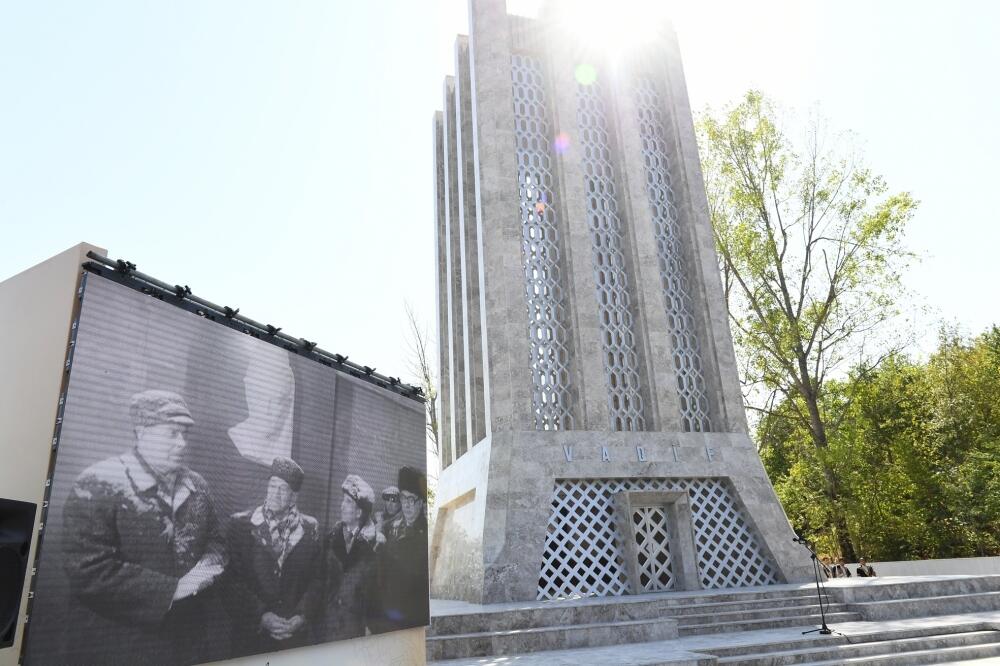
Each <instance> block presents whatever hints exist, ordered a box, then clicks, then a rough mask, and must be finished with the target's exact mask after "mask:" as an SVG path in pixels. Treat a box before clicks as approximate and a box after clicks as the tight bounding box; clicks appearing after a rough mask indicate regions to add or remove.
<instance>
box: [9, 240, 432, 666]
mask: <svg viewBox="0 0 1000 666" xmlns="http://www.w3.org/2000/svg"><path fill="white" fill-rule="evenodd" d="M89 250H95V251H97V252H99V253H100V254H106V252H105V251H104V250H103V249H101V248H99V247H96V246H93V245H88V244H85V243H82V244H80V245H77V246H75V247H72V248H70V249H68V250H66V251H65V252H63V253H61V254H59V255H56V256H55V257H52V258H51V259H49V260H47V261H45V262H43V263H41V264H38V265H37V266H34V267H33V268H30V269H28V270H26V271H24V272H22V273H19V274H18V275H15V276H14V277H12V278H9V279H8V280H5V281H4V282H0V313H3V317H4V320H3V321H4V326H3V328H0V376H3V378H4V381H3V383H2V384H0V461H3V464H0V497H5V498H8V499H15V500H20V501H25V502H33V503H36V504H38V505H39V507H40V506H41V503H42V499H43V496H44V490H45V479H46V476H47V473H48V468H49V457H50V456H49V453H50V451H51V441H52V434H53V426H54V423H55V415H56V407H57V404H58V401H59V392H60V388H61V384H62V379H63V374H64V373H63V365H64V363H65V359H66V346H67V343H68V341H69V332H70V326H71V324H72V317H73V305H74V303H75V295H76V289H77V283H78V280H79V276H80V272H81V269H80V265H81V264H82V263H83V262H84V261H86V254H87V252H88V251H89ZM39 513H40V511H39ZM37 520H38V518H37V516H36V529H37ZM29 557H30V560H29V561H34V558H35V552H34V543H32V551H31V553H30V555H29ZM21 604H22V605H21V615H20V621H19V627H18V633H17V635H16V637H15V639H14V645H13V647H10V648H5V649H2V650H0V666H14V665H15V664H17V660H18V655H19V653H20V648H21V634H22V629H23V618H24V612H25V607H26V605H27V590H25V592H24V595H23V597H22V602H21ZM424 634H425V630H424V628H422V627H421V628H417V629H409V630H406V631H399V632H394V633H391V634H382V635H379V636H369V637H366V638H358V639H355V640H351V641H344V642H340V643H326V644H322V645H312V646H309V647H304V648H299V649H295V650H286V651H282V652H279V653H276V654H272V655H265V654H262V655H256V656H252V657H244V658H240V659H233V660H228V661H225V662H218V663H225V664H233V665H238V666H251V665H253V666H263V665H264V664H269V665H270V666H298V665H300V664H301V665H305V664H316V663H336V664H341V665H343V666H368V665H370V664H392V665H393V666H422V665H423V664H424V663H426V657H425V647H424V640H425V638H424Z"/></svg>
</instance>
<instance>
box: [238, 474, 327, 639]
mask: <svg viewBox="0 0 1000 666" xmlns="http://www.w3.org/2000/svg"><path fill="white" fill-rule="evenodd" d="M304 478H305V474H304V473H303V471H302V468H301V467H299V465H298V464H297V463H296V462H295V461H294V460H292V459H291V458H284V457H280V456H279V457H276V458H275V459H274V462H273V463H272V464H271V476H270V478H269V479H268V483H267V491H266V495H265V497H264V503H263V504H261V505H260V506H258V507H256V508H254V509H250V510H249V511H243V512H241V513H237V514H235V515H233V517H232V521H231V522H230V528H229V556H230V567H229V575H228V579H229V583H230V585H229V588H230V590H231V594H230V607H231V611H232V613H233V615H234V618H235V622H234V630H233V647H234V651H235V652H236V653H242V654H254V653H258V652H272V651H274V650H283V649H286V648H290V647H296V646H299V645H304V644H307V643H308V642H309V632H308V629H309V625H310V624H311V623H313V622H314V621H315V620H316V618H317V616H318V613H319V608H318V605H319V601H320V598H321V597H320V595H321V587H320V576H319V575H318V571H319V569H320V566H321V564H322V549H321V545H320V538H319V524H318V523H317V522H316V519H315V518H313V517H312V516H307V515H306V514H304V513H301V512H300V511H299V509H298V494H299V490H300V489H301V488H302V481H303V479H304Z"/></svg>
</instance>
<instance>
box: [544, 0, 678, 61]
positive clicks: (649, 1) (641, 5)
mask: <svg viewBox="0 0 1000 666" xmlns="http://www.w3.org/2000/svg"><path fill="white" fill-rule="evenodd" d="M666 4H667V3H666V2H664V0H614V1H610V2H609V1H608V0H569V1H566V2H562V3H560V5H559V19H558V20H559V21H560V22H561V23H562V24H563V27H564V28H565V30H566V32H567V33H568V34H570V35H572V36H573V37H574V38H575V39H579V40H580V41H581V42H583V43H584V44H586V45H587V46H592V47H599V48H602V49H605V50H607V51H608V52H609V53H611V54H612V55H615V54H619V53H622V52H624V51H627V50H628V49H630V48H635V47H638V46H641V45H643V44H647V43H649V42H651V41H653V40H654V39H655V38H656V36H657V34H658V32H659V31H660V30H661V29H662V28H663V25H664V23H665V21H666V18H667V11H666V7H665V5H666Z"/></svg>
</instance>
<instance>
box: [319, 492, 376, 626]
mask: <svg viewBox="0 0 1000 666" xmlns="http://www.w3.org/2000/svg"><path fill="white" fill-rule="evenodd" d="M340 489H341V491H342V497H341V500H340V521H339V522H337V524H336V525H334V526H333V529H332V530H331V531H330V533H329V534H327V535H326V539H325V542H324V552H325V563H326V566H325V572H326V618H325V622H324V631H323V636H322V637H323V639H324V640H341V639H344V638H353V637H356V636H364V635H365V630H366V628H367V627H368V626H369V621H370V619H371V616H372V609H377V608H378V597H377V592H378V591H377V588H376V579H375V575H376V571H375V547H376V546H377V545H378V543H379V541H380V539H379V537H381V536H382V535H381V534H379V533H378V531H377V530H376V529H375V525H374V523H373V522H372V507H373V505H374V504H375V491H374V490H372V487H371V486H370V485H368V483H367V482H366V481H365V480H364V479H362V478H361V477H360V476H358V475H357V474H348V475H347V478H346V479H344V482H343V484H341V486H340Z"/></svg>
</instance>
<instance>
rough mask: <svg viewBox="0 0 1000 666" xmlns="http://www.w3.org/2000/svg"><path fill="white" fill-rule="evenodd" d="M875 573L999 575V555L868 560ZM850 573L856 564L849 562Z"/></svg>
mask: <svg viewBox="0 0 1000 666" xmlns="http://www.w3.org/2000/svg"><path fill="white" fill-rule="evenodd" d="M869 564H871V565H872V567H873V568H874V569H875V573H876V574H878V575H879V576H880V577H884V576H952V575H955V576H957V575H970V576H990V575H1000V557H957V558H953V559H943V560H909V561H905V562H870V563H869ZM848 567H849V568H850V570H851V575H854V574H855V572H856V570H857V568H858V565H857V563H855V564H850V565H848Z"/></svg>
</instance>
